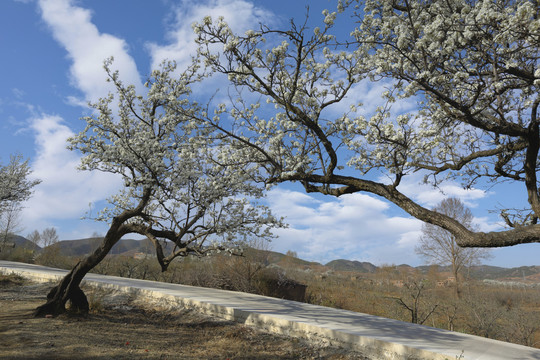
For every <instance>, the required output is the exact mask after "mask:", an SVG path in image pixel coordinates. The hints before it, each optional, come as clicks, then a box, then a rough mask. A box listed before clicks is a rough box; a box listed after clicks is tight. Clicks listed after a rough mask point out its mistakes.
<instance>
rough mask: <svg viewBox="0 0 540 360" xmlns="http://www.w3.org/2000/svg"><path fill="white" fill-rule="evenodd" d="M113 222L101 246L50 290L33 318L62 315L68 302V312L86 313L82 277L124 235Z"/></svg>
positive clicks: (86, 307)
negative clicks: (45, 300) (81, 286)
mask: <svg viewBox="0 0 540 360" xmlns="http://www.w3.org/2000/svg"><path fill="white" fill-rule="evenodd" d="M115 220H116V219H115ZM115 220H113V224H112V225H111V228H110V229H109V231H108V232H107V235H106V236H105V238H103V241H102V243H101V245H100V246H99V247H98V248H97V249H96V250H95V251H94V252H93V253H92V254H90V255H88V256H87V257H85V258H84V259H83V260H81V261H79V262H78V263H77V265H75V266H74V267H73V269H71V271H70V272H69V273H68V274H67V275H66V276H65V277H64V278H63V279H62V280H61V281H60V283H59V284H58V285H56V286H55V287H54V288H52V289H51V291H50V292H49V294H48V295H47V302H46V303H45V304H43V305H41V306H39V307H37V308H36V310H35V311H34V316H35V317H39V316H45V315H53V316H56V315H59V314H62V313H64V312H65V311H66V303H67V302H68V300H69V301H70V305H71V308H70V310H72V311H75V312H78V313H82V314H87V313H88V310H89V306H88V300H87V298H86V295H85V294H84V292H83V291H82V290H81V288H80V284H81V281H82V280H83V278H84V276H85V275H86V274H87V273H88V272H89V271H90V270H92V269H93V268H94V267H95V266H96V265H98V264H99V263H100V262H101V260H103V258H105V256H106V255H107V254H108V253H109V251H110V250H111V248H112V247H113V246H114V244H116V243H117V242H118V240H120V238H121V237H122V236H123V235H124V234H125V232H124V231H121V228H122V226H121V224H115Z"/></svg>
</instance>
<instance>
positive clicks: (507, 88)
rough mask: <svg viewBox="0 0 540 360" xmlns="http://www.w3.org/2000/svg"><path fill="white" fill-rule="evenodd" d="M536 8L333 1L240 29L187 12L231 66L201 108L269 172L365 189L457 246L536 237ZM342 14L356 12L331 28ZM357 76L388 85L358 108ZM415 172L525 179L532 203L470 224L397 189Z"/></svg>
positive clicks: (205, 46) (528, 4)
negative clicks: (372, 103)
mask: <svg viewBox="0 0 540 360" xmlns="http://www.w3.org/2000/svg"><path fill="white" fill-rule="evenodd" d="M539 13H540V7H539V4H538V2H537V1H534V0H530V1H496V2H493V1H469V0H450V1H436V0H433V1H401V0H365V1H340V2H339V5H338V8H337V11H335V12H330V11H324V12H323V21H322V23H321V26H320V27H315V28H311V27H309V26H308V21H307V20H306V22H304V23H298V22H295V21H291V25H290V26H289V27H288V28H286V29H271V28H268V27H267V26H264V25H261V26H260V28H259V29H254V30H250V31H247V32H246V33H244V34H236V33H234V32H233V31H232V30H231V28H230V27H229V26H228V25H227V23H226V22H225V21H224V20H223V19H221V18H219V19H212V18H210V17H206V18H204V19H203V20H202V21H201V22H200V23H198V24H194V30H195V32H196V34H197V41H198V43H199V45H200V49H199V56H200V57H201V58H202V59H203V60H204V63H205V65H206V67H207V69H209V71H212V72H214V73H215V74H225V75H227V78H228V81H229V82H230V84H231V93H230V94H231V95H230V97H231V101H230V102H229V103H227V104H225V103H224V104H220V105H219V106H218V107H217V108H218V110H216V113H215V116H213V117H208V118H207V119H206V120H205V121H206V124H209V125H211V126H213V127H214V128H216V129H218V130H219V131H221V132H222V133H223V134H225V135H227V136H228V139H229V141H230V142H231V144H235V146H236V148H239V149H242V151H243V152H244V154H245V153H246V152H250V153H251V155H250V157H249V158H250V159H251V160H252V161H253V162H255V163H257V164H258V165H259V166H261V167H262V168H264V169H265V174H266V181H267V182H268V183H269V184H275V183H281V182H288V181H294V182H299V183H301V184H302V185H303V186H304V188H305V190H306V191H307V192H319V193H322V194H328V195H333V196H341V195H344V194H350V193H355V192H369V193H373V194H376V195H379V196H381V197H384V198H386V199H387V200H389V201H391V202H393V203H394V204H396V205H397V206H399V207H400V208H402V209H404V210H405V211H407V212H408V213H409V214H411V215H412V216H414V217H416V218H418V219H420V220H423V221H425V222H427V223H430V224H434V225H437V226H440V227H442V228H443V229H445V230H447V231H449V232H450V233H451V234H452V235H453V236H455V238H456V241H457V243H458V244H459V245H460V246H467V247H471V246H474V247H500V246H511V245H516V244H522V243H531V242H540V225H537V219H538V216H540V195H539V190H538V179H537V171H538V152H539V149H540V128H539V119H538V105H539V104H540V96H539V94H538V88H539V86H540V68H539V56H540V19H539V16H538V15H539ZM346 16H352V18H353V20H355V21H356V25H355V26H353V27H351V29H350V30H351V32H350V36H349V37H345V38H338V37H336V36H335V35H334V33H335V32H334V31H333V30H334V26H335V23H336V22H337V21H339V18H338V17H346ZM363 81H374V82H381V83H383V84H384V86H385V87H386V88H387V91H385V92H383V93H381V97H382V98H383V100H384V102H383V104H382V105H381V106H380V107H378V108H377V110H376V111H375V112H374V113H373V114H369V115H368V116H364V115H363V114H362V112H361V111H360V109H361V105H362V104H361V103H362V102H363V99H362V96H361V95H360V96H358V93H357V92H355V91H354V90H355V89H356V88H357V87H358V86H359V85H360V84H361V83H362V82H363ZM257 96H258V97H257ZM402 101H408V102H414V104H415V108H414V110H412V111H404V110H403V108H402V107H400V106H399V105H400V102H402ZM413 173H421V174H423V175H425V180H426V181H427V182H431V183H432V184H434V185H437V184H439V182H440V181H442V180H444V179H459V180H460V181H462V182H463V185H464V186H465V187H471V186H485V185H486V184H487V183H488V182H502V181H511V182H515V183H519V184H523V190H524V192H526V194H527V198H528V205H527V208H526V209H525V210H524V211H520V212H514V213H511V212H510V211H508V210H503V212H502V213H501V215H502V216H503V218H504V219H505V220H506V224H507V225H508V227H509V229H505V230H502V231H497V232H489V233H484V232H479V231H474V230H471V229H468V228H467V227H466V226H464V225H463V224H461V223H460V222H459V221H456V220H455V219H453V218H452V217H451V216H448V215H446V214H444V213H441V212H438V211H435V210H430V209H427V208H425V207H423V206H421V205H420V204H418V203H417V202H415V201H414V200H413V199H411V198H410V197H408V196H406V195H405V194H404V193H403V192H402V191H401V190H400V184H401V183H402V179H403V178H404V177H405V176H408V175H411V174H413ZM381 174H384V175H385V176H386V177H387V178H390V179H391V180H390V181H384V180H383V181H380V180H376V179H379V178H380V175H381ZM374 179H375V180H374Z"/></svg>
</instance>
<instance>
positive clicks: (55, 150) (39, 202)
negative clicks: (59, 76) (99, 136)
mask: <svg viewBox="0 0 540 360" xmlns="http://www.w3.org/2000/svg"><path fill="white" fill-rule="evenodd" d="M31 128H32V130H33V131H34V132H35V142H36V154H37V156H36V158H35V159H34V161H33V163H32V170H33V173H32V176H33V177H36V178H38V179H41V180H42V183H41V184H39V185H38V186H36V188H35V193H34V195H33V196H32V197H31V198H30V200H29V201H28V202H27V203H25V209H24V210H23V220H24V222H25V224H26V228H28V229H34V228H43V227H46V226H51V224H53V223H55V221H57V220H61V219H74V218H78V217H81V216H83V215H84V214H85V212H86V211H87V210H88V205H89V203H95V202H97V201H100V200H103V199H104V198H106V197H107V196H109V195H112V194H114V192H116V190H117V189H118V188H119V187H120V186H121V181H120V178H118V177H116V176H113V175H111V174H106V173H101V172H97V171H95V172H87V171H84V172H83V171H79V170H77V166H78V164H79V162H80V157H79V156H78V155H77V154H76V153H75V152H72V151H69V150H68V149H67V148H66V145H67V143H66V139H67V138H68V137H70V136H73V135H74V133H73V132H72V131H71V130H70V129H69V128H68V127H67V126H66V125H64V123H63V120H62V118H60V117H58V116H51V115H41V116H39V117H36V118H34V119H32V123H31Z"/></svg>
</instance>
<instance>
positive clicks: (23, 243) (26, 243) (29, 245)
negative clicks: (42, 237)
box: [9, 235, 41, 250]
mask: <svg viewBox="0 0 540 360" xmlns="http://www.w3.org/2000/svg"><path fill="white" fill-rule="evenodd" d="M9 241H12V242H14V243H15V246H19V247H22V248H26V249H35V250H41V247H40V246H39V245H36V244H34V243H33V242H31V241H30V240H28V239H26V238H25V237H23V236H19V235H13V237H11V238H10V239H9Z"/></svg>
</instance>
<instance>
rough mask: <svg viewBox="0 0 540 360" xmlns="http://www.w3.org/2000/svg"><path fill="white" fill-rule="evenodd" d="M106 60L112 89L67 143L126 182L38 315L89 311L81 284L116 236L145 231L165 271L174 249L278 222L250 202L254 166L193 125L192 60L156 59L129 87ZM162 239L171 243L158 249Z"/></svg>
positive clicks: (237, 247)
mask: <svg viewBox="0 0 540 360" xmlns="http://www.w3.org/2000/svg"><path fill="white" fill-rule="evenodd" d="M111 62H112V59H110V60H108V61H106V63H105V69H106V72H107V74H108V76H109V81H111V82H112V83H113V84H114V85H115V88H116V93H115V94H110V96H108V97H106V98H102V99H100V100H99V101H98V102H97V103H95V104H93V107H94V109H95V110H96V111H95V113H94V114H93V115H92V116H88V117H86V118H84V120H85V121H86V128H85V129H84V130H83V131H81V132H80V133H79V134H77V135H75V136H74V137H72V138H70V139H69V143H70V148H71V149H72V150H78V151H79V152H81V153H82V154H83V157H82V160H81V165H80V168H81V169H82V170H97V171H103V172H109V173H112V174H116V175H117V176H120V177H121V178H122V179H123V183H124V188H123V189H121V190H120V191H119V192H118V193H117V194H115V195H113V196H111V197H110V199H109V203H110V207H108V208H105V209H103V210H102V211H101V212H100V214H99V216H98V217H97V220H101V221H105V222H107V223H108V224H109V230H108V231H107V233H106V234H105V237H104V238H103V241H102V243H101V245H100V246H99V247H98V248H97V249H96V250H95V251H94V252H93V253H91V254H89V255H88V256H86V257H85V258H84V259H82V260H81V261H80V262H79V263H78V264H77V265H75V267H74V268H73V269H72V270H71V272H70V273H69V274H67V275H66V276H65V277H64V278H63V279H62V281H61V282H60V283H59V285H58V286H56V287H55V288H53V290H52V291H51V293H50V294H49V296H48V299H49V300H48V302H47V303H46V304H44V305H42V306H40V307H39V308H38V309H36V312H35V314H36V315H46V314H57V313H61V312H63V311H64V310H65V304H66V302H67V301H68V300H70V301H71V304H72V306H73V307H74V308H75V309H77V310H80V311H82V312H87V311H88V302H87V300H86V296H85V295H84V293H83V292H82V290H81V289H80V288H79V284H80V282H81V280H82V279H83V277H84V276H85V275H86V273H87V272H88V271H90V270H91V269H92V268H93V267H95V266H96V265H97V264H99V263H100V262H101V260H103V258H104V257H105V256H106V255H107V254H108V253H109V251H110V249H111V248H112V247H113V246H114V244H116V243H117V242H118V241H119V240H120V239H121V238H122V237H123V236H124V235H127V234H140V235H143V236H146V237H147V238H148V239H150V240H151V241H152V243H153V245H154V247H155V251H156V255H157V261H158V262H159V264H160V265H161V268H162V270H163V271H165V270H166V269H167V267H168V266H169V264H170V263H171V261H173V259H174V258H176V257H179V256H187V255H190V254H194V255H199V256H200V255H205V254H209V253H211V252H218V251H229V252H236V253H237V254H240V252H241V246H242V244H243V243H244V241H245V240H246V239H248V238H249V237H251V236H253V237H257V238H259V239H269V238H270V237H271V236H272V235H271V232H270V229H271V228H272V227H275V226H282V225H283V224H282V222H281V220H280V219H277V218H275V217H274V216H273V215H272V214H271V213H270V211H269V209H268V208H266V207H264V206H262V205H259V204H258V203H257V199H259V198H261V197H262V196H263V188H261V185H260V184H259V183H258V182H257V178H258V175H257V174H258V172H259V170H258V168H256V167H253V166H250V164H249V162H246V161H244V162H234V161H231V160H230V159H231V156H229V153H230V152H231V151H232V150H231V149H230V146H229V144H227V143H222V142H220V141H219V138H220V135H219V134H216V133H215V129H213V128H210V127H206V128H205V127H198V126H194V125H193V122H192V118H197V117H198V115H197V114H198V113H199V112H200V111H202V110H201V108H200V107H199V106H198V105H197V104H196V103H194V102H191V101H189V100H188V99H187V96H188V95H189V93H190V85H191V84H192V83H193V82H194V81H197V80H198V76H197V75H196V72H195V70H196V68H194V69H192V70H193V71H189V70H188V71H186V72H184V73H183V75H182V76H180V78H177V79H172V78H171V77H169V75H170V74H171V73H172V72H173V71H174V64H172V63H168V64H163V69H157V70H155V71H154V72H153V73H152V76H151V77H150V78H149V79H148V82H147V83H146V86H147V87H148V91H147V93H146V94H137V93H136V92H135V88H134V86H132V85H124V84H123V83H122V82H121V81H120V79H119V76H118V73H117V72H112V71H111V70H110V65H111ZM179 109H183V112H182V115H179ZM167 242H169V243H172V246H168V247H167V248H165V247H164V244H165V243H167Z"/></svg>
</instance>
